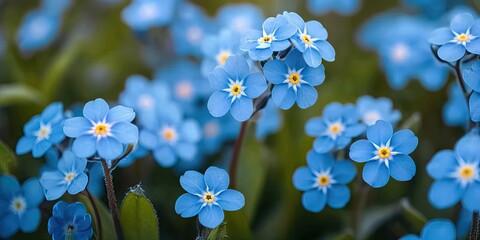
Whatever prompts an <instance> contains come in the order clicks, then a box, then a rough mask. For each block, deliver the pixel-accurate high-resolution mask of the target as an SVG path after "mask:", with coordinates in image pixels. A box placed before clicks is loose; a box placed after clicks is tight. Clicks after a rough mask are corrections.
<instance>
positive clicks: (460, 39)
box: [450, 29, 477, 46]
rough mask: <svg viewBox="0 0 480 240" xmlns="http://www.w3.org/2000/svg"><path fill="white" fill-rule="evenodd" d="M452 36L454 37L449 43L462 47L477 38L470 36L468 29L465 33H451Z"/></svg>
mask: <svg viewBox="0 0 480 240" xmlns="http://www.w3.org/2000/svg"><path fill="white" fill-rule="evenodd" d="M453 34H454V35H455V37H454V38H453V39H452V40H450V42H453V43H457V44H462V45H463V46H466V45H467V43H469V42H470V41H472V40H474V39H475V38H477V36H474V35H472V34H470V29H468V30H467V32H465V33H456V32H453Z"/></svg>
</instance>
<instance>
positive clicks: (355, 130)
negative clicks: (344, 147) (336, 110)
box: [343, 123, 367, 138]
mask: <svg viewBox="0 0 480 240" xmlns="http://www.w3.org/2000/svg"><path fill="white" fill-rule="evenodd" d="M366 128H367V126H365V125H364V124H362V123H357V124H352V125H350V126H348V127H347V129H345V132H344V133H343V134H344V135H345V136H347V137H350V138H353V137H357V136H358V135H360V134H362V133H363V132H365V129H366Z"/></svg>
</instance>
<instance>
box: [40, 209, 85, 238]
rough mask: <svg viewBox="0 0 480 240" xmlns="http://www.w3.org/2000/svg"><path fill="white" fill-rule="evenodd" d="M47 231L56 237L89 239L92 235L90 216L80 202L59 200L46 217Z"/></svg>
mask: <svg viewBox="0 0 480 240" xmlns="http://www.w3.org/2000/svg"><path fill="white" fill-rule="evenodd" d="M48 233H49V234H50V235H52V239H53V240H57V239H90V238H91V237H92V235H93V230H92V216H90V214H88V213H87V209H86V208H85V206H84V205H83V204H82V203H80V202H75V203H72V204H68V203H66V202H64V201H59V202H57V203H56V204H55V206H53V211H52V217H50V219H48Z"/></svg>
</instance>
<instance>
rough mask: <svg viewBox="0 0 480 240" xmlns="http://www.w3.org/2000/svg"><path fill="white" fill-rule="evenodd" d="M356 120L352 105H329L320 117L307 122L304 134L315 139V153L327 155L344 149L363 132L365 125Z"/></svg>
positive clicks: (356, 114) (354, 109) (355, 112)
mask: <svg viewBox="0 0 480 240" xmlns="http://www.w3.org/2000/svg"><path fill="white" fill-rule="evenodd" d="M358 120H359V116H358V113H357V109H356V108H355V106H354V105H352V104H345V105H342V104H340V103H330V104H328V105H327V106H325V108H324V109H323V116H322V117H315V118H312V119H310V120H309V121H308V122H307V124H306V125H305V132H306V133H307V135H309V136H312V137H316V138H317V139H315V141H314V142H313V149H314V150H315V151H316V152H318V153H327V152H329V151H331V150H339V149H343V148H345V147H346V146H347V145H348V144H349V143H350V142H351V141H352V138H354V137H357V136H358V135H360V134H362V133H363V132H364V131H365V128H366V127H365V125H364V124H360V123H359V122H358Z"/></svg>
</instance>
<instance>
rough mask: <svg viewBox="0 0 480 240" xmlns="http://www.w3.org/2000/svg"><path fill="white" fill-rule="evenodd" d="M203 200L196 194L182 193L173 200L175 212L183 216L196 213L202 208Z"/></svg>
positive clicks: (191, 215) (190, 215) (186, 216)
mask: <svg viewBox="0 0 480 240" xmlns="http://www.w3.org/2000/svg"><path fill="white" fill-rule="evenodd" d="M202 205H203V201H201V198H200V197H198V196H195V195H193V194H190V193H184V194H182V196H180V197H179V198H178V199H177V201H176V202H175V212H176V213H177V214H180V215H181V216H182V217H184V218H189V217H193V216H195V215H197V214H198V213H199V212H200V210H201V209H202Z"/></svg>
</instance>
